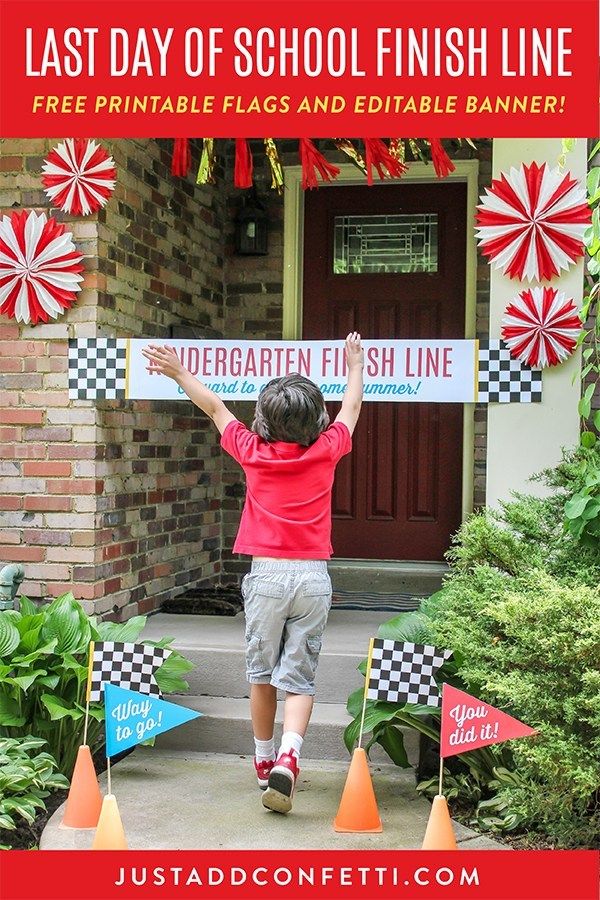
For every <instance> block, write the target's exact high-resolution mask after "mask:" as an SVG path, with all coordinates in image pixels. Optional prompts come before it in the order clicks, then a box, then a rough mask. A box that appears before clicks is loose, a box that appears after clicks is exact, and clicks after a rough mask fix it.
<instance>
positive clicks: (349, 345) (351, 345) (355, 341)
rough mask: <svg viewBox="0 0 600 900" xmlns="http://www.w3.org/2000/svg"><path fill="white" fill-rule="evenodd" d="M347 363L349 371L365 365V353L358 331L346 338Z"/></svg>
mask: <svg viewBox="0 0 600 900" xmlns="http://www.w3.org/2000/svg"><path fill="white" fill-rule="evenodd" d="M346 362H347V363H348V368H349V369H354V368H357V367H358V366H360V368H361V369H362V367H363V366H364V364H365V351H364V350H363V348H362V344H361V342H360V334H359V333H358V331H351V332H350V334H349V335H348V337H347V338H346Z"/></svg>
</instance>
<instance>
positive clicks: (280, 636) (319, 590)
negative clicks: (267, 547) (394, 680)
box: [242, 559, 331, 694]
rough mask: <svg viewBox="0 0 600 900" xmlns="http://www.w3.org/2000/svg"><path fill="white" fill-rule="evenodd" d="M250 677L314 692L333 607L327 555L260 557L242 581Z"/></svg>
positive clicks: (283, 687)
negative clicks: (325, 631)
mask: <svg viewBox="0 0 600 900" xmlns="http://www.w3.org/2000/svg"><path fill="white" fill-rule="evenodd" d="M242 596H243V598H244V614H245V616H246V677H247V679H248V681H249V682H250V684H272V685H273V686H274V687H276V688H278V689H280V690H282V691H289V692H290V693H292V694H314V692H315V673H316V671H317V664H318V661H319V651H320V650H321V639H322V635H323V629H324V628H325V623H326V622H327V615H328V613H329V609H330V607H331V579H330V578H329V575H328V574H327V563H326V562H325V560H311V559H306V560H305V559H298V560H283V559H282V560H255V561H253V562H252V569H251V571H250V572H249V573H248V574H247V575H246V576H245V577H244V579H243V581H242Z"/></svg>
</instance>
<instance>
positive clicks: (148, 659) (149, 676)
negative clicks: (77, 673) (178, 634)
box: [87, 641, 173, 701]
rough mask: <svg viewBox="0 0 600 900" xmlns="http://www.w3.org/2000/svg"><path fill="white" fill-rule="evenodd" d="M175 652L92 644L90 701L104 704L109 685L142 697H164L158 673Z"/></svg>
mask: <svg viewBox="0 0 600 900" xmlns="http://www.w3.org/2000/svg"><path fill="white" fill-rule="evenodd" d="M172 652H173V651H172V650H166V649H163V648H161V647H151V646H150V645H148V644H123V643H118V642H117V641H103V642H102V643H97V644H95V643H93V644H92V645H91V647H90V673H89V680H88V698H87V699H88V700H91V701H98V700H102V694H103V691H104V685H105V684H106V682H109V683H110V684H115V685H117V687H121V688H125V689H126V690H130V691H139V693H140V694H152V696H154V697H161V696H162V694H161V692H160V690H159V687H158V685H157V683H156V681H155V680H154V673H155V671H156V670H157V669H158V668H159V667H160V666H161V665H162V664H163V662H164V661H165V659H166V658H167V656H170V655H171V653H172Z"/></svg>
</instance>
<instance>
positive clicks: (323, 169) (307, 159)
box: [299, 138, 340, 190]
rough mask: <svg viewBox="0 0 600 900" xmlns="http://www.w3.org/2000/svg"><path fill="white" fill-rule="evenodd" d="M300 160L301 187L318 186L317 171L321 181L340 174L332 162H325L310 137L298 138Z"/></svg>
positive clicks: (330, 179)
mask: <svg viewBox="0 0 600 900" xmlns="http://www.w3.org/2000/svg"><path fill="white" fill-rule="evenodd" d="M299 149H300V162H301V163H302V188H303V190H306V189H307V188H316V187H318V186H319V179H318V178H317V172H318V173H319V175H320V176H321V180H322V181H333V180H334V179H335V178H337V176H338V175H339V174H340V170H339V168H338V167H337V166H335V165H333V163H330V162H327V160H326V159H325V157H324V156H323V154H322V153H320V152H319V151H318V150H317V148H316V147H315V145H314V144H313V142H312V141H311V140H310V138H300V148H299Z"/></svg>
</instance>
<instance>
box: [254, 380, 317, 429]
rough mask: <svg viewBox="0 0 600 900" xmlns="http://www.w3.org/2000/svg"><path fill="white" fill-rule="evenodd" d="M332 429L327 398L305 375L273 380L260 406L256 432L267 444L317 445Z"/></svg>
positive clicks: (258, 407)
mask: <svg viewBox="0 0 600 900" xmlns="http://www.w3.org/2000/svg"><path fill="white" fill-rule="evenodd" d="M328 425H329V416H328V414H327V410H326V409H325V401H324V399H323V394H322V393H321V391H320V390H319V388H318V387H317V385H316V384H315V383H314V382H313V381H310V379H308V378H305V377H304V375H296V374H293V375H284V376H283V378H273V380H272V381H269V383H268V384H266V385H265V386H264V388H263V389H262V391H261V392H260V395H259V398H258V400H257V402H256V409H255V411H254V421H253V422H252V430H253V431H255V432H256V433H257V434H258V435H260V437H261V438H263V439H264V440H265V441H287V442H288V443H293V444H302V445H303V446H304V447H308V446H310V444H314V442H315V441H316V439H317V438H318V437H319V435H320V434H321V432H323V431H325V429H326V428H327V426H328Z"/></svg>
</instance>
